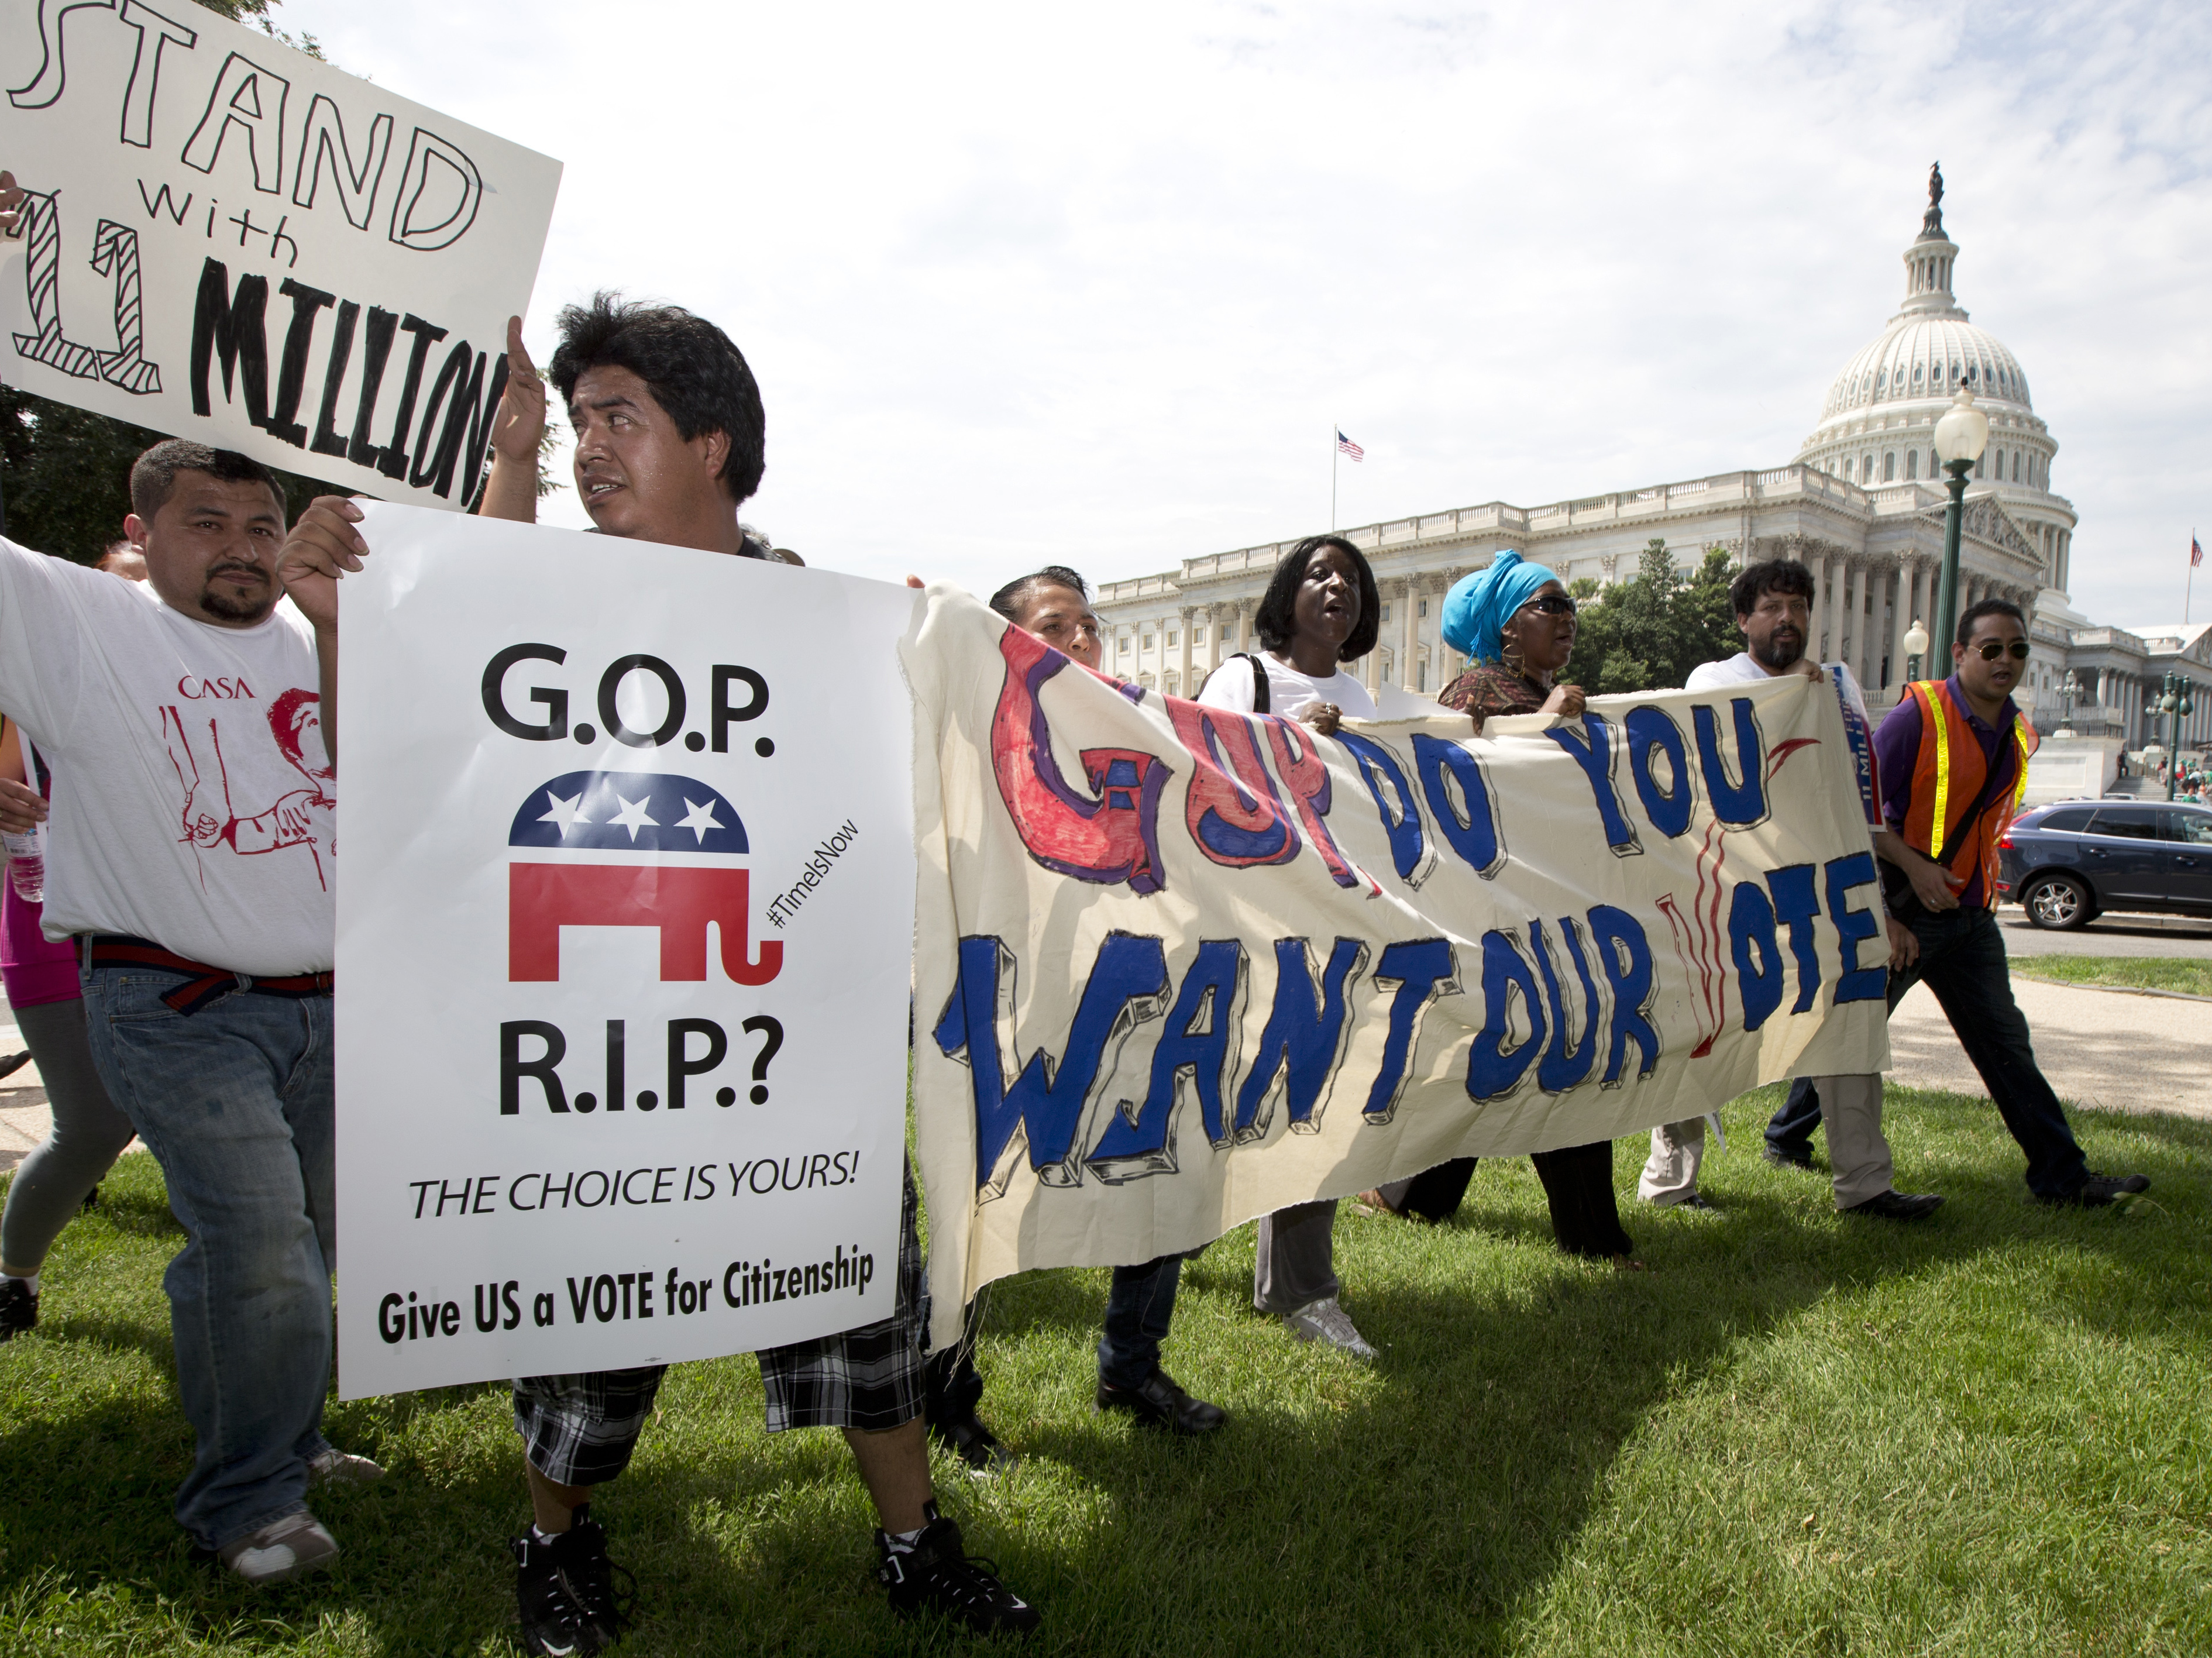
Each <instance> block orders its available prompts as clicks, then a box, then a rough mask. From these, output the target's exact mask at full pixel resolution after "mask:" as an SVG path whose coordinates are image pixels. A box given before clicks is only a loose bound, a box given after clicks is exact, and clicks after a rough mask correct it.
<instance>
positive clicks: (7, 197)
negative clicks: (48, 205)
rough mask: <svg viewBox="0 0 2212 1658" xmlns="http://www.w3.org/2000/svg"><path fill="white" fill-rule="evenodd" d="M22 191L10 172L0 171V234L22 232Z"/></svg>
mask: <svg viewBox="0 0 2212 1658" xmlns="http://www.w3.org/2000/svg"><path fill="white" fill-rule="evenodd" d="M22 208H23V191H22V187H21V185H18V184H17V183H16V182H15V174H14V173H6V172H0V236H6V237H9V238H10V239H12V238H15V237H17V236H21V234H23V213H22Z"/></svg>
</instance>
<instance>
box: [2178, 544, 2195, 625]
mask: <svg viewBox="0 0 2212 1658" xmlns="http://www.w3.org/2000/svg"><path fill="white" fill-rule="evenodd" d="M2196 585H2197V531H2194V530H2191V531H2190V532H2189V580H2187V581H2185V582H2184V583H2183V584H2182V588H2181V625H2182V626H2183V627H2187V626H2188V625H2189V590H2190V589H2191V588H2192V587H2194V586H2196Z"/></svg>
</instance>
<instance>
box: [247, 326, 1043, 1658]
mask: <svg viewBox="0 0 2212 1658" xmlns="http://www.w3.org/2000/svg"><path fill="white" fill-rule="evenodd" d="M558 326H559V328H560V331H561V343H560V346H559V348H558V349H556V351H555V352H554V355H553V361H552V365H551V369H550V374H551V379H552V381H553V385H554V387H555V389H556V390H557V391H558V392H560V393H561V395H562V398H563V399H564V400H565V402H566V403H567V405H568V418H569V421H570V422H571V424H572V425H573V426H574V428H575V434H576V448H575V457H574V473H575V482H576V492H577V494H578V495H580V497H581V498H582V500H583V502H584V508H585V510H586V512H587V513H590V514H591V517H592V523H593V525H595V526H596V527H597V528H598V529H599V531H600V532H601V533H602V534H605V535H608V536H612V537H623V538H625V539H632V540H641V541H651V542H658V543H660V544H664V545H667V546H671V547H689V548H694V549H696V550H699V551H701V552H704V553H721V554H727V555H731V556H737V557H741V558H760V557H763V556H765V551H766V550H765V547H764V546H763V544H759V543H756V542H754V541H752V540H750V539H749V538H748V537H746V535H745V534H744V530H743V529H742V527H741V526H740V525H739V524H738V507H739V506H740V505H741V504H742V503H743V502H744V501H745V499H746V498H747V497H748V496H750V495H751V494H752V493H753V491H754V490H755V489H757V488H758V487H759V484H760V479H761V472H762V467H763V445H764V422H763V413H762V408H761V400H760V391H759V388H758V386H757V385H756V384H755V382H754V380H753V376H752V371H751V369H750V367H748V366H747V365H746V363H745V360H744V355H742V354H741V353H740V352H739V351H738V348H737V347H736V346H735V345H734V344H732V343H731V341H730V338H729V337H728V336H727V335H726V334H725V333H724V332H723V331H721V330H720V329H719V328H717V327H716V326H715V325H714V324H712V323H710V322H708V321H707V320H706V319H703V318H701V317H697V316H694V315H693V314H692V313H690V312H688V311H684V310H681V309H679V308H678V307H674V306H665V305H646V304H641V303H637V302H634V301H624V300H623V299H622V298H621V297H620V296H619V295H612V294H605V293H602V294H599V295H594V296H593V297H592V301H591V302H590V303H589V304H588V305H584V306H570V307H568V308H567V309H565V310H563V311H562V313H561V316H560V319H559V324H558ZM507 350H508V354H509V358H508V360H509V361H510V362H511V363H512V364H513V372H512V373H511V374H510V375H509V377H508V380H507V394H506V397H505V398H504V399H503V401H502V402H501V406H500V411H499V414H498V416H497V417H496V420H495V425H494V430H493V439H492V445H493V455H494V459H493V464H492V473H491V477H490V478H489V481H488V482H487V484H486V486H485V495H484V511H485V512H486V513H487V514H489V515H491V516H495V517H501V518H507V519H517V520H520V521H522V522H530V521H532V520H533V519H535V517H536V515H537V487H536V485H537V460H538V440H539V439H540V437H541V436H542V434H543V433H544V421H545V392H544V383H543V382H542V381H540V380H539V379H538V374H537V371H536V369H535V368H534V367H532V364H531V361H530V359H529V355H528V354H527V353H526V351H525V350H524V349H523V345H522V325H521V320H520V319H519V318H518V319H514V320H513V321H512V322H511V323H510V324H509V325H508V330H507ZM359 518H360V513H359V510H358V509H357V508H356V507H352V506H351V505H349V503H347V502H345V501H340V500H337V499H336V498H333V497H325V498H323V499H321V500H319V501H316V502H315V503H314V504H313V506H311V507H309V508H308V509H307V512H306V513H302V514H301V519H300V523H299V525H298V527H297V529H295V531H294V533H293V537H292V540H291V542H290V543H289V545H288V547H287V550H286V557H287V564H286V572H287V579H288V581H289V583H290V585H291V586H292V590H293V592H294V593H295V596H296V597H297V598H298V599H299V602H300V604H301V607H302V608H303V609H305V610H307V611H308V613H309V614H310V615H311V616H314V617H315V618H316V620H317V622H318V623H321V621H322V619H323V618H324V617H325V616H329V617H330V618H331V622H332V623H333V625H334V624H335V619H336V616H337V595H336V582H337V580H338V579H339V574H340V572H341V571H343V570H349V569H358V568H360V556H361V555H362V554H363V553H366V552H367V551H368V546H367V544H366V543H365V542H364V541H363V540H362V536H361V532H360V531H359V530H358V529H356V527H355V525H356V522H357V521H358V519H359ZM616 556H619V555H616ZM335 660H336V653H335V650H334V649H332V650H330V651H329V652H327V653H326V655H325V675H326V683H329V681H328V679H327V676H328V675H330V674H331V673H332V672H334V669H335ZM899 1225H900V1244H899V1261H898V1269H897V1293H896V1307H895V1310H894V1311H893V1313H892V1315H891V1316H890V1317H889V1318H886V1319H884V1320H882V1321H879V1322H878V1323H875V1324H871V1325H866V1326H863V1327H860V1328H858V1329H854V1330H848V1331H845V1332H843V1333H840V1334H837V1335H833V1336H827V1337H823V1338H821V1339H817V1340H812V1341H804V1342H798V1343H794V1344H793V1345H789V1346H785V1347H776V1348H769V1349H766V1350H763V1351H762V1352H761V1353H760V1354H759V1356H758V1357H759V1359H760V1367H761V1380H762V1382H763V1388H764V1390H765V1392H766V1394H767V1416H768V1426H769V1431H770V1432H776V1431H779V1430H783V1429H786V1428H799V1427H836V1428H840V1429H842V1430H843V1431H844V1435H845V1439H846V1442H847V1443H848V1444H849V1445H850V1446H851V1447H852V1448H853V1455H854V1460H855V1461H857V1462H858V1463H859V1465H860V1478H861V1479H862V1481H863V1482H864V1483H865V1484H866V1486H867V1488H868V1494H869V1496H870V1497H872V1499H873V1500H874V1503H875V1507H876V1513H877V1515H878V1520H879V1521H880V1528H879V1529H878V1531H877V1533H876V1542H877V1546H878V1553H879V1557H880V1564H879V1567H878V1573H877V1576H878V1579H879V1581H880V1582H882V1583H883V1584H884V1587H885V1588H887V1589H888V1590H889V1591H890V1600H891V1605H892V1606H893V1608H894V1609H895V1610H896V1611H897V1612H899V1613H900V1614H901V1615H902V1616H906V1615H912V1614H915V1613H917V1612H938V1613H940V1614H942V1615H944V1616H945V1617H947V1618H949V1619H952V1620H954V1621H955V1622H957V1623H959V1624H962V1625H966V1626H967V1627H968V1628H969V1629H970V1630H973V1631H978V1632H983V1633H988V1632H991V1631H999V1630H1009V1631H1017V1632H1026V1631H1029V1630H1031V1629H1034V1628H1035V1627H1036V1624H1037V1621H1038V1619H1037V1614H1036V1612H1035V1610H1034V1609H1032V1608H1031V1607H1030V1606H1028V1605H1026V1604H1025V1603H1024V1602H1023V1601H1022V1600H1019V1599H1018V1598H1017V1597H1016V1596H1015V1595H1014V1594H1012V1593H1010V1592H1009V1591H1008V1590H1007V1589H1006V1588H1005V1587H1004V1586H1003V1585H1001V1584H1000V1582H999V1581H998V1579H997V1578H996V1577H995V1576H994V1575H993V1574H992V1572H991V1571H990V1570H987V1563H981V1562H978V1561H975V1560H973V1559H971V1558H969V1556H968V1554H967V1552H966V1551H965V1549H964V1547H963V1544H962V1541H961V1536H960V1528H959V1527H958V1526H957V1525H956V1524H955V1523H954V1522H953V1521H951V1520H948V1519H945V1518H944V1517H942V1516H941V1515H939V1513H938V1512H937V1505H936V1503H935V1502H934V1501H933V1500H932V1495H931V1489H930V1478H929V1448H928V1440H927V1436H926V1430H925V1429H924V1426H923V1422H922V1394H923V1388H924V1375H925V1366H926V1360H925V1356H924V1352H923V1349H922V1341H923V1339H924V1336H925V1333H926V1332H927V1327H928V1307H927V1297H926V1295H925V1293H924V1288H923V1280H922V1271H921V1245H920V1242H919V1241H918V1238H917V1236H916V1233H915V1196H914V1181H913V1176H912V1174H911V1171H909V1173H908V1177H907V1180H906V1183H905V1192H904V1199H903V1203H902V1210H901V1214H900V1223H899ZM664 1373H665V1366H661V1365H649V1366H644V1367H641V1368H638V1369H635V1370H611V1371H600V1372H595V1373H592V1374H580V1375H572V1376H526V1377H523V1378H521V1379H520V1380H519V1381H518V1382H516V1384H515V1389H514V1414H515V1426H516V1429H517V1430H518V1431H519V1432H520V1434H521V1436H522V1438H523V1442H524V1447H525V1453H526V1462H525V1473H526V1476H527V1478H528V1480H529V1485H530V1497H531V1506H532V1511H533V1517H534V1523H533V1524H532V1527H531V1529H530V1531H529V1532H527V1533H525V1534H524V1535H523V1536H521V1537H519V1538H516V1539H514V1540H513V1543H512V1545H511V1547H512V1549H513V1554H514V1557H515V1562H516V1566H517V1585H516V1593H517V1597H518V1600H519V1601H520V1606H521V1613H522V1625H523V1644H524V1646H525V1649H526V1650H528V1651H530V1652H532V1653H533V1654H551V1655H565V1654H568V1653H572V1652H574V1653H595V1652H598V1651H599V1650H601V1649H604V1648H605V1647H607V1646H609V1645H611V1644H612V1643H614V1642H615V1641H616V1640H617V1639H618V1638H619V1637H620V1635H621V1632H622V1631H623V1628H624V1627H625V1625H627V1624H628V1622H629V1616H628V1612H627V1610H626V1609H625V1607H624V1606H622V1605H619V1604H618V1603H617V1596H616V1594H615V1593H614V1589H613V1585H612V1582H611V1567H610V1564H609V1563H608V1560H607V1554H606V1536H605V1531H604V1530H603V1528H602V1527H600V1526H599V1524H598V1523H596V1522H595V1521H592V1518H591V1516H590V1501H591V1497H592V1488H593V1487H594V1486H597V1485H603V1484H605V1482H606V1481H607V1480H610V1479H613V1478H615V1476H617V1474H619V1473H622V1471H623V1468H624V1467H627V1466H628V1464H629V1457H630V1453H631V1451H632V1450H633V1449H634V1448H635V1446H636V1443H637V1440H638V1437H639V1436H640V1434H641V1432H642V1431H643V1430H644V1426H645V1423H646V1419H647V1417H648V1416H649V1415H650V1414H651V1412H652V1409H653V1399H654V1396H655V1394H657V1393H658V1391H659V1386H660V1379H661V1376H663V1374H664Z"/></svg>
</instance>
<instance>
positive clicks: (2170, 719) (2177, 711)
mask: <svg viewBox="0 0 2212 1658" xmlns="http://www.w3.org/2000/svg"><path fill="white" fill-rule="evenodd" d="M2163 689H2164V690H2165V692H2166V695H2163V696H2161V697H2160V698H2159V699H2158V711H2159V712H2160V714H2164V715H2165V716H2166V799H2169V800H2171V799H2173V789H2174V785H2175V784H2177V783H2179V781H2180V780H2181V720H2182V717H2183V716H2184V715H2185V714H2194V713H2195V712H2196V705H2195V704H2194V703H2193V702H2191V701H2190V697H2189V679H2188V677H2187V676H2186V675H2185V674H2179V673H2169V674H2168V675H2166V683H2165V685H2164V687H2163Z"/></svg>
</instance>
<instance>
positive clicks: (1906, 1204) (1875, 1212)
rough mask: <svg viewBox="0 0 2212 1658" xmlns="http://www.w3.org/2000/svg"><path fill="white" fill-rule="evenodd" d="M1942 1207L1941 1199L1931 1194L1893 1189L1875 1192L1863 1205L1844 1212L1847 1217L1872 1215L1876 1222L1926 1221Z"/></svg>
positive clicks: (1855, 1205)
mask: <svg viewBox="0 0 2212 1658" xmlns="http://www.w3.org/2000/svg"><path fill="white" fill-rule="evenodd" d="M1942 1206H1943V1199H1942V1198H1941V1197H1939V1196H1938V1195H1936V1193H1933V1192H1899V1191H1897V1190H1895V1189H1894V1188H1893V1189H1891V1190H1889V1191H1887V1192H1877V1193H1875V1194H1874V1195H1873V1196H1872V1197H1870V1198H1869V1199H1867V1200H1866V1201H1865V1202H1864V1203H1855V1204H1853V1205H1852V1206H1850V1208H1848V1209H1846V1210H1844V1213H1845V1214H1847V1215H1872V1216H1874V1217H1875V1218H1876V1219H1878V1220H1926V1219H1927V1218H1928V1217H1929V1216H1930V1215H1932V1214H1934V1213H1935V1212H1936V1211H1937V1210H1938V1209H1941V1208H1942Z"/></svg>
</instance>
